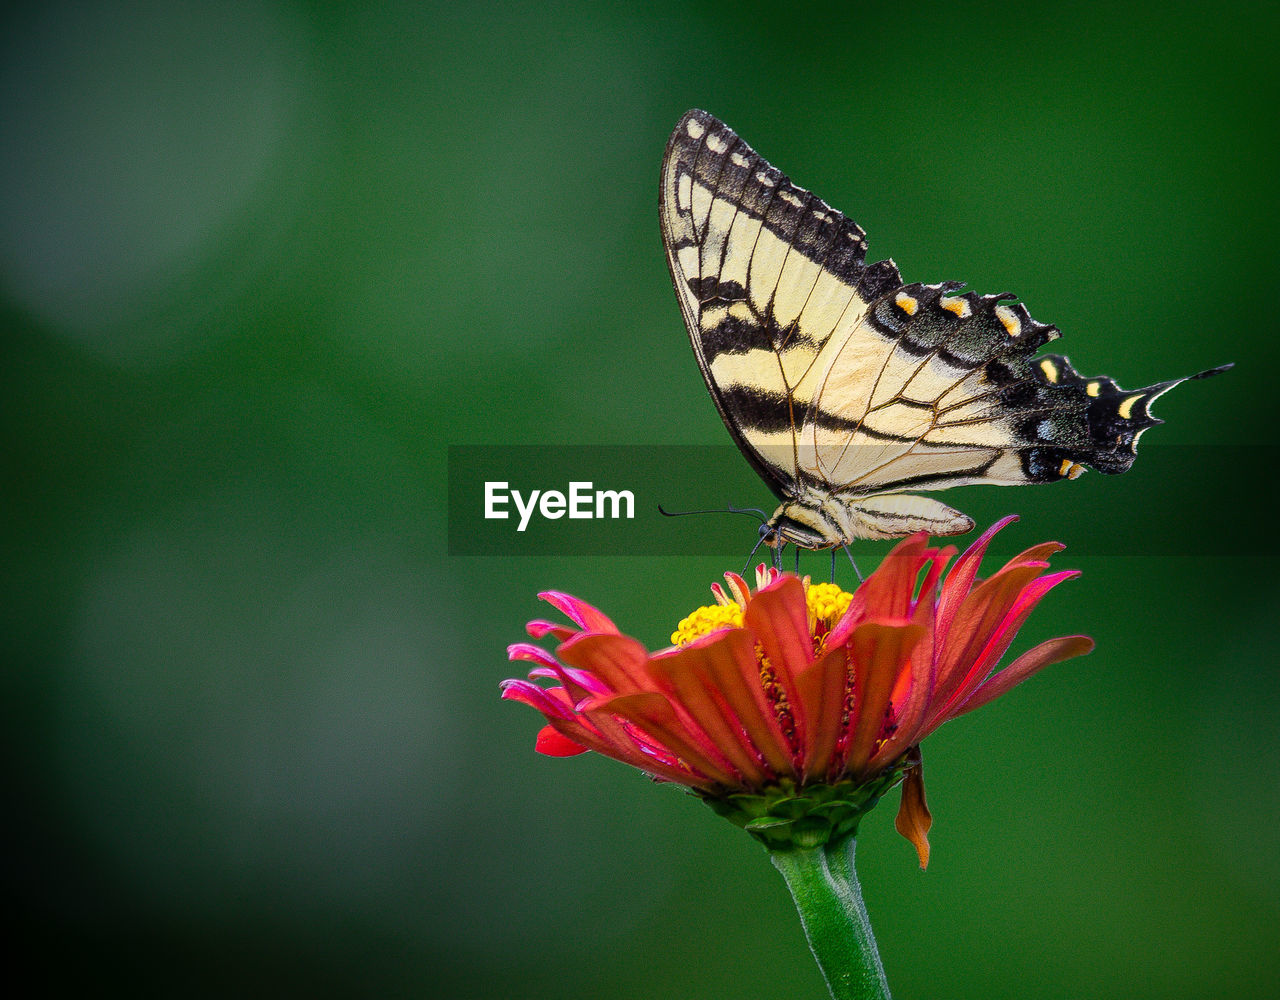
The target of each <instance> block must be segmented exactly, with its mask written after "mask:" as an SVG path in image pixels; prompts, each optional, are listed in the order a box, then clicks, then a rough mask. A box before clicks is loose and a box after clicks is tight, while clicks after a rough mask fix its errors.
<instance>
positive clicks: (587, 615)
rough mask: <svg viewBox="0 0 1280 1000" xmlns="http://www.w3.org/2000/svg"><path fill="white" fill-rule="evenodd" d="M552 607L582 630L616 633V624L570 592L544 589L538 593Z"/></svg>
mask: <svg viewBox="0 0 1280 1000" xmlns="http://www.w3.org/2000/svg"><path fill="white" fill-rule="evenodd" d="M538 596H539V597H541V598H542V599H543V600H544V601H546V602H547V603H548V604H550V605H551V606H552V607H553V608H555V609H556V610H558V611H560V612H561V613H562V614H565V615H567V616H568V617H569V618H570V619H572V620H573V621H574V622H576V623H577V625H578V628H580V629H582V630H583V631H584V632H611V633H613V634H615V635H616V634H617V632H618V626H616V625H615V624H613V622H612V621H610V620H609V617H608V616H607V615H606V614H605V613H604V612H603V611H600V610H599V609H597V608H594V607H592V606H591V605H590V604H588V603H587V602H586V601H582V600H579V599H578V598H576V597H574V596H573V595H572V594H563V593H561V592H560V591H558V590H544V591H543V592H542V593H541V594H539V595H538Z"/></svg>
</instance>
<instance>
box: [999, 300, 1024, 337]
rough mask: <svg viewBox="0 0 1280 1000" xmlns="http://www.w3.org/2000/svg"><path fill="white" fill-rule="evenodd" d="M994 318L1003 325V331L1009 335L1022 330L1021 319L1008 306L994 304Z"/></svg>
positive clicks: (1012, 335) (1014, 334)
mask: <svg viewBox="0 0 1280 1000" xmlns="http://www.w3.org/2000/svg"><path fill="white" fill-rule="evenodd" d="M996 319H998V320H999V321H1000V322H1001V323H1002V324H1003V325H1004V332H1005V333H1007V334H1008V335H1009V336H1010V337H1016V336H1017V335H1018V334H1020V333H1021V332H1022V321H1021V320H1020V319H1018V314H1017V313H1015V312H1014V311H1013V310H1012V309H1010V308H1009V307H1008V306H996Z"/></svg>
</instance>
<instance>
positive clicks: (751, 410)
mask: <svg viewBox="0 0 1280 1000" xmlns="http://www.w3.org/2000/svg"><path fill="white" fill-rule="evenodd" d="M660 209H661V220H662V239H663V243H664V244H665V246H666V251H667V263H668V264H669V266H670V268H671V279H672V283H673V284H674V285H675V290H676V297H677V298H678V299H679V301H680V309H681V312H682V313H683V314H684V320H685V325H686V326H687V327H688V330H689V339H690V340H691V341H692V343H693V350H694V353H695V354H696V355H697V358H698V365H699V367H700V368H701V369H702V374H703V377H704V378H705V379H706V382H707V388H708V389H709V390H710V392H711V398H712V399H713V400H715V404H716V407H717V408H718V409H719V411H720V416H721V417H722V418H723V419H724V422H725V425H726V426H727V427H728V428H729V432H730V433H731V434H732V435H733V438H734V440H735V441H736V442H737V445H738V447H739V448H740V449H741V451H742V453H743V454H744V455H745V456H746V458H747V460H748V461H749V462H750V463H751V465H752V466H753V467H754V468H755V470H756V472H757V473H759V475H760V476H761V477H762V478H763V479H764V481H765V482H766V483H767V484H768V485H769V487H770V488H771V489H772V490H773V492H774V494H776V496H777V497H778V499H779V500H780V501H781V504H780V505H779V507H778V508H777V510H776V511H775V512H774V514H773V516H772V517H770V518H768V520H767V521H766V522H765V524H764V526H763V527H762V529H761V533H762V537H763V539H764V541H765V542H766V543H767V544H769V545H771V546H773V547H774V548H778V547H780V546H782V545H785V544H788V543H790V544H793V545H795V546H797V547H800V548H806V549H827V548H835V547H837V546H847V545H848V544H849V543H850V542H852V541H854V540H855V539H863V538H897V537H901V536H905V535H909V534H912V533H914V532H916V531H920V530H924V531H927V532H928V533H929V534H931V535H953V534H962V533H964V532H966V531H969V530H970V529H971V528H972V527H973V520H972V518H970V517H968V516H967V515H966V514H962V513H961V512H960V511H958V510H955V509H954V508H951V507H948V506H947V505H946V504H944V503H942V502H940V501H938V500H936V499H934V498H932V497H926V496H918V495H916V491H932V490H941V489H947V488H949V487H952V486H961V485H968V484H977V483H987V484H994V485H1003V486H1009V485H1021V484H1025V483H1047V482H1054V481H1057V480H1061V479H1075V478H1077V477H1078V476H1080V475H1081V474H1082V473H1083V472H1084V471H1085V466H1089V467H1091V468H1093V469H1096V470H1098V471H1099V472H1104V473H1108V474H1116V473H1120V472H1124V471H1125V470H1127V469H1128V468H1129V466H1131V465H1132V464H1133V460H1134V457H1135V448H1136V446H1137V443H1138V439H1139V437H1141V435H1142V433H1143V431H1145V430H1147V428H1149V427H1152V426H1154V425H1156V424H1159V423H1162V422H1163V421H1161V420H1158V419H1156V418H1155V417H1153V416H1152V415H1151V404H1152V402H1153V401H1154V400H1155V399H1157V398H1158V397H1159V396H1161V395H1163V394H1164V393H1166V392H1168V391H1169V390H1170V389H1172V388H1173V387H1174V386H1176V385H1178V384H1179V383H1181V382H1185V381H1187V380H1188V378H1190V379H1198V378H1205V377H1207V376H1209V375H1215V374H1217V373H1218V372H1221V371H1224V370H1225V369H1226V368H1229V367H1231V366H1230V365H1224V366H1222V367H1221V368H1214V369H1210V370H1208V371H1203V372H1200V373H1198V374H1196V375H1191V376H1188V377H1187V378H1180V379H1172V380H1170V381H1167V382H1158V383H1156V384H1155V385H1149V386H1147V387H1146V388H1143V389H1122V388H1121V387H1120V386H1119V385H1117V384H1116V383H1115V382H1114V381H1113V380H1112V379H1110V378H1108V377H1106V376H1097V377H1093V378H1087V377H1085V376H1082V375H1080V374H1079V373H1078V372H1077V371H1076V370H1075V369H1074V368H1073V367H1072V366H1071V363H1070V361H1068V360H1067V359H1066V358H1065V357H1063V356H1061V355H1057V354H1045V355H1042V356H1039V357H1037V356H1036V352H1037V351H1038V350H1039V348H1041V347H1042V346H1043V345H1045V344H1046V343H1048V342H1049V341H1051V340H1054V339H1056V338H1057V337H1058V336H1059V331H1058V328H1057V327H1055V326H1052V325H1049V324H1046V323H1040V322H1037V321H1036V320H1034V319H1032V318H1031V316H1030V315H1029V314H1028V312H1027V310H1026V307H1025V306H1023V305H1022V304H1021V303H1020V302H1016V301H1014V300H1015V299H1016V296H1014V295H1012V294H1009V293H1004V294H1000V295H977V294H975V293H973V292H963V293H962V292H961V291H960V289H961V288H963V287H964V283H963V282H957V281H944V282H941V283H938V284H932V285H926V284H914V283H913V284H904V283H903V281H902V277H901V275H900V274H899V273H898V268H897V265H896V264H894V262H893V261H892V260H882V261H878V262H876V263H872V264H868V263H866V259H865V256H866V250H867V237H866V233H864V232H863V230H862V229H861V227H859V226H858V225H857V224H856V223H855V222H853V221H852V220H851V219H848V218H846V217H845V216H844V215H842V214H841V213H840V212H837V211H836V210H835V209H833V208H831V206H830V205H828V204H827V203H826V202H824V201H822V200H821V199H819V198H817V197H815V196H814V195H813V194H811V193H810V192H808V191H806V190H804V189H803V188H799V187H797V186H796V185H794V184H792V183H791V181H790V180H789V179H788V178H787V177H786V176H785V175H784V174H782V172H781V171H779V170H777V169H776V168H775V167H773V166H771V165H770V164H769V163H767V162H766V161H765V160H764V159H763V158H762V157H761V156H760V155H759V154H757V153H756V152H755V150H753V149H752V148H751V147H750V146H748V145H747V144H746V143H745V142H743V141H742V140H741V139H739V138H738V136H737V135H736V134H735V133H734V132H733V131H732V130H730V129H729V128H728V127H727V126H726V125H725V124H724V123H723V122H721V121H719V120H718V119H716V118H715V117H713V116H712V115H709V114H707V113H706V112H705V111H697V110H695V111H690V112H689V113H688V114H686V115H685V116H684V117H683V118H682V119H681V120H680V123H679V124H678V125H677V126H676V129H675V131H674V132H673V133H672V134H671V139H670V141H669V142H668V143H667V150H666V155H665V157H664V158H663V163H662V190H661V201H660Z"/></svg>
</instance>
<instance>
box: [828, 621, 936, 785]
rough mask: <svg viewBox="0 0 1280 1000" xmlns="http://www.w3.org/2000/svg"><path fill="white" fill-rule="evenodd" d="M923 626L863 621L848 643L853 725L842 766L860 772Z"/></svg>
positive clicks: (883, 724) (884, 719) (908, 668)
mask: <svg viewBox="0 0 1280 1000" xmlns="http://www.w3.org/2000/svg"><path fill="white" fill-rule="evenodd" d="M923 635H924V628H923V627H921V626H920V625H911V624H907V623H905V622H903V623H891V622H878V621H872V622H863V623H862V624H861V625H859V626H858V627H857V628H856V629H854V631H853V635H852V636H851V637H850V640H849V643H848V650H849V660H850V664H851V665H852V667H853V677H854V680H853V689H854V695H855V698H856V710H855V713H854V716H855V720H856V721H855V726H854V731H853V738H852V739H851V740H850V742H849V755H848V758H847V760H846V762H845V769H846V770H848V771H849V772H850V773H852V774H855V775H863V772H864V770H865V768H866V764H867V762H868V761H869V760H870V759H871V754H872V751H873V750H874V749H875V742H876V740H877V739H878V738H879V736H880V733H881V732H882V730H883V729H884V726H885V721H886V718H885V714H886V710H887V709H888V708H889V696H890V694H891V693H892V692H893V688H894V685H895V684H896V682H897V680H898V676H899V674H900V673H902V672H903V671H904V670H910V669H911V650H912V648H913V647H914V646H915V644H916V643H917V642H919V641H920V638H921V637H922V636H923Z"/></svg>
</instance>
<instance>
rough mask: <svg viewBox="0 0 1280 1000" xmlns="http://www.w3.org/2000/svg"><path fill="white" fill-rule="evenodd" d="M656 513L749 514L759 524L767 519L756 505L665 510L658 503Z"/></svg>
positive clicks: (666, 515) (673, 515) (674, 514)
mask: <svg viewBox="0 0 1280 1000" xmlns="http://www.w3.org/2000/svg"><path fill="white" fill-rule="evenodd" d="M658 513H659V514H662V515H663V516H664V517H687V516H688V515H690V514H750V515H751V516H752V517H754V518H755V519H756V520H757V521H759V522H760V523H761V524H764V523H765V522H766V521H767V520H769V515H767V514H766V513H765V512H764V511H762V510H760V509H759V508H758V507H714V508H711V509H709V510H667V509H666V508H665V507H663V506H662V504H658Z"/></svg>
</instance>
